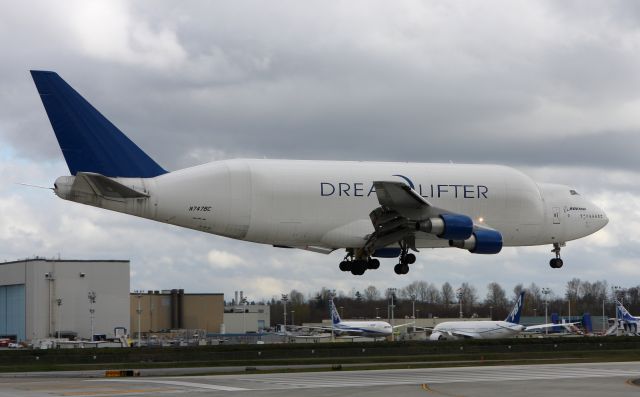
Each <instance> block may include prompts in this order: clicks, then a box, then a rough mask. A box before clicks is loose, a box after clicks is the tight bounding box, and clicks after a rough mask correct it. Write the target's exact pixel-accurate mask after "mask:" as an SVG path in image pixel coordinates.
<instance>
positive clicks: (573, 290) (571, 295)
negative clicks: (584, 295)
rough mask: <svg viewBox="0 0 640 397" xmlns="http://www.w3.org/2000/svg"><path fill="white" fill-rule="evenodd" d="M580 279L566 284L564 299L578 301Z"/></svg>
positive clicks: (574, 279)
mask: <svg viewBox="0 0 640 397" xmlns="http://www.w3.org/2000/svg"><path fill="white" fill-rule="evenodd" d="M580 283H581V281H580V279H579V278H572V279H571V280H569V281H568V282H567V289H566V292H565V297H566V298H567V299H569V300H571V301H575V300H576V299H578V293H579V292H580Z"/></svg>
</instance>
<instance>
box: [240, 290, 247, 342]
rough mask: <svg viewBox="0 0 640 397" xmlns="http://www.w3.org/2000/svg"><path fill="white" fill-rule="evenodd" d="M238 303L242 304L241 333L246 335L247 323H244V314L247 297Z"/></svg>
mask: <svg viewBox="0 0 640 397" xmlns="http://www.w3.org/2000/svg"><path fill="white" fill-rule="evenodd" d="M240 303H242V333H243V334H246V333H247V322H246V317H245V314H246V313H247V297H246V296H245V297H243V298H242V300H241V301H240Z"/></svg>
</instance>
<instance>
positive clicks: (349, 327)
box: [333, 321, 393, 338]
mask: <svg viewBox="0 0 640 397" xmlns="http://www.w3.org/2000/svg"><path fill="white" fill-rule="evenodd" d="M333 331H334V332H336V333H338V334H350V333H352V334H355V335H359V336H369V337H374V338H375V337H385V336H389V335H391V333H392V331H393V327H391V324H389V323H388V322H386V321H341V322H339V323H338V324H334V325H333Z"/></svg>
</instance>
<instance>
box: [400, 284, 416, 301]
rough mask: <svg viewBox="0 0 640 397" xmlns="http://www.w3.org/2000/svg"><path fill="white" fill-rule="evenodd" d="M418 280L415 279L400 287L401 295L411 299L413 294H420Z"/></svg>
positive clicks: (403, 297)
mask: <svg viewBox="0 0 640 397" xmlns="http://www.w3.org/2000/svg"><path fill="white" fill-rule="evenodd" d="M417 291H418V281H414V282H412V283H411V284H409V285H407V286H406V287H404V288H401V289H400V291H399V292H400V297H401V298H402V299H411V296H412V295H415V296H418V293H417Z"/></svg>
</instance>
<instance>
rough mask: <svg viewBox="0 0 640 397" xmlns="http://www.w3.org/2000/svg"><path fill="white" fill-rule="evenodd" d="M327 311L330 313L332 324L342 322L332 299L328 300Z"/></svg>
mask: <svg viewBox="0 0 640 397" xmlns="http://www.w3.org/2000/svg"><path fill="white" fill-rule="evenodd" d="M329 312H330V313H331V322H332V323H333V324H334V325H335V324H339V323H341V322H342V319H341V318H340V314H338V309H336V305H335V303H333V299H330V300H329Z"/></svg>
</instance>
